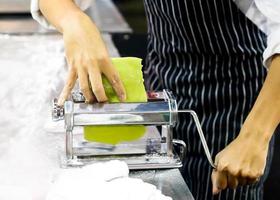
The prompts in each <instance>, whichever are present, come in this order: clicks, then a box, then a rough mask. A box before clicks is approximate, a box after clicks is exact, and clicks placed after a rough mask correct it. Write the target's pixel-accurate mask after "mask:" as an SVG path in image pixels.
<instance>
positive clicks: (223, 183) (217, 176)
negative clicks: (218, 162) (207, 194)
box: [211, 170, 227, 195]
mask: <svg viewBox="0 0 280 200" xmlns="http://www.w3.org/2000/svg"><path fill="white" fill-rule="evenodd" d="M211 179H212V185H213V187H212V192H213V195H216V194H219V193H220V192H221V191H222V190H224V189H226V187H227V174H226V172H220V171H217V170H213V171H212V175H211Z"/></svg>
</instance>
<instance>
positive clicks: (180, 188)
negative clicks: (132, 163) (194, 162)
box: [130, 169, 194, 200]
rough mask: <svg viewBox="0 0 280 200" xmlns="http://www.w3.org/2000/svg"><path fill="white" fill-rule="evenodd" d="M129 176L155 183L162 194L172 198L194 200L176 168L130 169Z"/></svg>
mask: <svg viewBox="0 0 280 200" xmlns="http://www.w3.org/2000/svg"><path fill="white" fill-rule="evenodd" d="M130 177H133V178H140V179H142V180H143V181H145V182H148V183H151V184H153V185H155V186H156V187H157V188H158V189H159V190H161V191H162V193H163V194H164V195H167V196H170V197H172V198H173V199H174V200H194V198H193V196H192V194H191V192H190V190H189V188H188V186H187V184H186V183H185V181H184V179H183V177H182V176H181V173H180V171H179V170H178V169H168V170H146V171H131V172H130Z"/></svg>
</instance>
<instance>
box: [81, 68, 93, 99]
mask: <svg viewBox="0 0 280 200" xmlns="http://www.w3.org/2000/svg"><path fill="white" fill-rule="evenodd" d="M78 79H79V84H80V89H81V91H82V93H83V95H84V97H85V99H86V103H93V102H94V96H93V93H92V91H91V89H90V85H89V79H88V73H87V71H86V69H85V68H84V67H79V68H78Z"/></svg>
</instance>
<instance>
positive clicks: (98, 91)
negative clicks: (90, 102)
mask: <svg viewBox="0 0 280 200" xmlns="http://www.w3.org/2000/svg"><path fill="white" fill-rule="evenodd" d="M88 73H89V79H90V83H91V89H92V92H93V93H94V95H95V98H96V99H97V101H98V102H105V101H108V98H107V96H106V94H105V90H104V87H103V83H102V77H101V72H100V70H99V68H98V67H97V63H95V64H94V65H92V66H91V67H90V68H89V69H88Z"/></svg>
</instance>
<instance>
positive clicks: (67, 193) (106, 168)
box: [46, 160, 171, 200]
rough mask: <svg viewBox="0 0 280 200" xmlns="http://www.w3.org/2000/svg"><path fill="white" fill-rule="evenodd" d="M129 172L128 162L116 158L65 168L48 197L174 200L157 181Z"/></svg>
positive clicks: (54, 199)
mask: <svg viewBox="0 0 280 200" xmlns="http://www.w3.org/2000/svg"><path fill="white" fill-rule="evenodd" d="M128 174H129V170H128V167H127V165H126V163H125V162H121V161H116V160H115V161H109V162H106V163H97V164H92V165H88V166H85V167H83V168H78V169H64V170H62V172H61V173H60V175H59V176H58V177H57V179H56V180H55V182H54V184H53V186H52V187H51V190H50V192H49V194H48V196H47V199H46V200H77V199H83V200H92V199H95V200H112V199H114V200H171V198H170V197H166V196H164V195H163V194H162V193H161V192H160V191H159V190H157V189H156V187H155V186H154V185H151V184H148V183H145V182H143V181H142V180H141V179H135V178H129V177H128Z"/></svg>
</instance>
